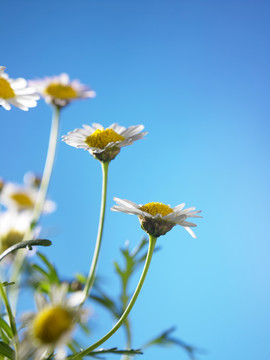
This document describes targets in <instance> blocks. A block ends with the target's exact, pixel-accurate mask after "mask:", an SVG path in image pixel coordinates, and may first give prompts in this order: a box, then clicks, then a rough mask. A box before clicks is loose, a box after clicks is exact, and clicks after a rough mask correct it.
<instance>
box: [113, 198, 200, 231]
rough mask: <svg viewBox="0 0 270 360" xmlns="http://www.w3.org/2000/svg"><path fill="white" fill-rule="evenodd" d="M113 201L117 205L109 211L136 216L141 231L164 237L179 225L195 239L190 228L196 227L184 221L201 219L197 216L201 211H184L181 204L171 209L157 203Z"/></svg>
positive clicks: (117, 199) (191, 209)
mask: <svg viewBox="0 0 270 360" xmlns="http://www.w3.org/2000/svg"><path fill="white" fill-rule="evenodd" d="M113 200H114V201H115V202H116V203H117V205H114V206H113V207H112V208H111V210H113V211H119V212H124V213H126V214H133V215H137V216H138V217H139V221H140V224H141V227H142V229H143V230H144V231H145V232H147V233H148V234H150V235H152V236H154V237H159V236H161V235H165V234H166V233H167V232H168V231H170V230H171V229H172V228H173V227H174V226H175V225H181V226H183V227H184V228H185V229H186V230H187V232H188V233H189V234H190V235H191V236H192V237H193V238H196V235H195V234H194V232H193V231H192V230H191V229H190V228H191V227H195V226H197V225H196V224H194V223H192V222H189V221H186V219H187V218H200V217H201V216H200V215H197V214H198V213H200V212H201V210H195V207H191V208H188V209H184V207H185V204H184V203H183V204H180V205H177V206H175V207H173V208H171V207H170V206H169V205H165V204H162V203H159V202H151V203H148V204H145V205H138V204H135V203H134V202H132V201H130V200H123V199H119V198H117V197H115V198H114V199H113Z"/></svg>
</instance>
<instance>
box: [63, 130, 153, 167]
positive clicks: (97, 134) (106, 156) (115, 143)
mask: <svg viewBox="0 0 270 360" xmlns="http://www.w3.org/2000/svg"><path fill="white" fill-rule="evenodd" d="M143 129H144V126H143V125H136V126H130V127H128V128H125V127H124V126H119V125H118V124H112V125H110V126H109V127H108V128H107V129H104V128H103V126H102V125H100V124H97V123H95V124H92V126H89V125H83V129H75V130H74V131H71V132H69V133H68V134H67V135H65V136H63V138H62V140H63V141H64V142H66V143H67V144H68V145H70V146H74V147H76V148H82V149H84V150H88V151H89V152H90V154H91V155H93V156H94V157H95V158H97V159H98V160H100V161H104V162H105V161H110V160H112V159H114V158H115V157H116V155H117V154H119V152H120V149H121V148H122V147H124V146H127V145H131V144H132V143H133V142H134V141H136V140H139V139H141V138H143V137H144V136H145V135H146V134H147V132H141V131H142V130H143Z"/></svg>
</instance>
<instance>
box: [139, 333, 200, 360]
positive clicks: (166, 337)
mask: <svg viewBox="0 0 270 360" xmlns="http://www.w3.org/2000/svg"><path fill="white" fill-rule="evenodd" d="M173 331H175V327H172V328H170V329H168V330H166V331H164V332H163V333H162V334H160V335H159V336H157V337H156V338H154V339H153V340H151V341H149V342H148V343H146V344H145V345H143V346H142V348H143V349H146V348H148V347H150V346H153V345H158V346H169V345H178V346H180V347H181V348H182V349H183V350H185V351H186V352H187V354H188V356H189V358H190V360H195V355H194V353H195V352H200V353H203V351H202V350H199V349H197V348H195V347H194V346H191V345H189V344H187V343H185V342H184V341H182V340H180V339H177V338H174V337H171V333H172V332H173Z"/></svg>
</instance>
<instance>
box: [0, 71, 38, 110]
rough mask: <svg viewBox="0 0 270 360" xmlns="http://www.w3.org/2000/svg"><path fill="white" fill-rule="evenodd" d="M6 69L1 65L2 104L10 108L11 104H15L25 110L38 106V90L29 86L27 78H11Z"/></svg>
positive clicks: (0, 90) (0, 97)
mask: <svg viewBox="0 0 270 360" xmlns="http://www.w3.org/2000/svg"><path fill="white" fill-rule="evenodd" d="M4 71H5V67H4V66H0V106H3V108H5V109H6V110H10V109H11V106H10V105H14V106H17V107H18V108H19V109H21V110H25V111H27V110H28V108H32V107H35V106H37V102H36V100H38V99H39V96H38V95H37V94H36V90H35V89H34V88H33V87H29V86H27V82H26V80H25V79H23V78H18V79H10V78H9V77H8V75H7V74H6V73H5V72H4Z"/></svg>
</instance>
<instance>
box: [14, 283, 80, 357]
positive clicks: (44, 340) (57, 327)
mask: <svg viewBox="0 0 270 360" xmlns="http://www.w3.org/2000/svg"><path fill="white" fill-rule="evenodd" d="M67 290H68V285H67V284H62V285H61V286H55V285H53V286H52V287H51V292H50V295H51V296H50V301H48V299H47V298H46V297H45V296H44V295H42V294H40V293H37V294H36V296H35V300H36V306H37V312H36V313H34V312H31V313H26V314H24V315H23V317H22V322H23V325H24V326H26V331H25V332H24V335H23V340H22V342H21V343H20V345H19V359H20V360H29V359H33V360H40V359H43V358H46V356H49V355H50V354H51V353H53V351H54V350H55V349H56V348H57V351H56V354H55V359H64V358H66V351H65V345H66V344H67V343H68V342H69V340H70V339H71V334H72V332H73V330H74V327H75V325H76V323H78V322H80V321H83V320H84V318H85V314H86V312H85V310H83V309H82V308H81V306H80V305H81V302H82V292H76V293H73V294H72V295H71V296H70V297H68V296H67Z"/></svg>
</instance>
